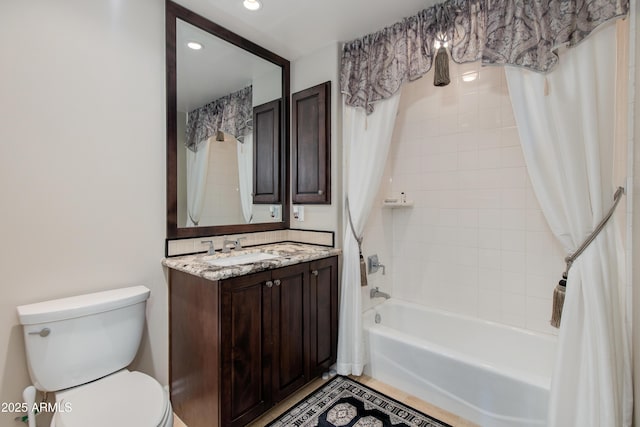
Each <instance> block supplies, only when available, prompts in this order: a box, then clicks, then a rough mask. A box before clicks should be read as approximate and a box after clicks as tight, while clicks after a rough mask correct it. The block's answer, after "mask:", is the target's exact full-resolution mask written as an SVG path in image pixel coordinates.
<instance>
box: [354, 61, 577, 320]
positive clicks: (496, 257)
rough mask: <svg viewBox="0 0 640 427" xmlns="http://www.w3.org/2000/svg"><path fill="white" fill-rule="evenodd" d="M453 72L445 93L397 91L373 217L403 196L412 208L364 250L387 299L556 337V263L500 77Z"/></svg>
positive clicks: (372, 235) (385, 213) (375, 228)
mask: <svg viewBox="0 0 640 427" xmlns="http://www.w3.org/2000/svg"><path fill="white" fill-rule="evenodd" d="M450 69H451V80H452V82H451V85H449V86H447V87H444V88H442V87H434V86H433V74H432V73H433V71H432V72H431V73H429V74H428V75H427V76H425V77H424V78H422V79H419V80H417V81H415V82H413V83H410V84H407V85H405V86H404V88H403V91H402V96H401V100H400V107H399V113H398V117H397V119H396V125H395V131H394V136H393V142H392V146H391V152H390V155H389V159H388V160H387V167H386V170H387V172H386V175H385V179H384V181H383V184H382V186H381V190H380V192H379V194H378V205H377V206H381V204H382V200H383V199H384V198H386V197H399V196H400V193H401V192H405V194H406V198H407V200H409V201H413V202H414V206H413V207H409V208H402V209H383V208H376V209H378V211H377V212H374V213H372V216H371V219H370V221H369V223H368V224H367V231H366V232H365V235H367V236H368V237H367V246H368V247H369V248H375V250H377V251H379V252H382V253H385V252H386V253H387V255H386V257H385V258H386V259H385V261H387V263H388V264H390V265H391V268H388V270H390V271H388V272H387V274H391V275H392V280H388V279H387V280H388V281H389V282H390V283H392V285H390V286H392V289H391V291H392V295H393V296H394V297H397V298H401V299H404V300H408V301H414V302H419V303H422V304H425V305H429V306H433V307H437V308H441V309H445V310H450V311H455V312H459V313H463V314H466V315H471V316H475V317H480V318H484V319H488V320H492V321H497V322H501V323H505V324H508V325H514V326H519V327H524V328H527V329H531V330H536V331H541V332H547V333H556V330H555V329H553V328H552V327H551V326H549V318H550V314H551V298H552V294H553V289H554V287H555V285H556V284H557V282H558V280H559V279H560V275H561V273H562V271H564V263H563V258H564V253H563V251H562V248H561V247H560V245H559V244H558V243H557V241H556V239H555V237H554V236H553V235H552V233H551V231H550V230H549V228H548V226H547V223H546V221H545V219H544V217H543V215H542V212H541V210H540V207H539V205H538V202H537V199H536V196H535V195H534V193H533V190H532V187H531V183H530V181H529V177H528V174H527V170H526V166H525V163H524V158H523V155H522V149H521V148H520V141H519V137H518V131H517V129H516V127H515V121H514V118H513V113H512V109H511V101H510V98H509V94H508V90H507V85H506V81H505V78H504V70H503V69H502V68H501V67H480V66H479V64H477V63H473V64H463V65H458V64H455V63H453V62H451V63H450ZM374 210H375V209H374ZM389 246H390V247H391V250H390V251H388V250H387V247H389ZM389 257H390V258H391V259H389ZM380 279H382V278H381V277H376V278H375V280H380ZM381 288H382V286H381ZM386 290H388V288H387V289H386Z"/></svg>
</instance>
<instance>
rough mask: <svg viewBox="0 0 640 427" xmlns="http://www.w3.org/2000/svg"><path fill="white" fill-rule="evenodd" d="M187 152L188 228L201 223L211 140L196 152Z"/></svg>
mask: <svg viewBox="0 0 640 427" xmlns="http://www.w3.org/2000/svg"><path fill="white" fill-rule="evenodd" d="M185 149H186V150H187V213H188V216H189V218H187V226H188V227H193V226H197V225H198V224H199V222H200V215H201V214H202V207H203V203H204V196H205V188H206V184H207V172H208V170H209V140H208V139H207V140H205V141H202V142H201V143H200V144H198V145H197V148H196V151H191V150H190V149H188V148H186V147H185Z"/></svg>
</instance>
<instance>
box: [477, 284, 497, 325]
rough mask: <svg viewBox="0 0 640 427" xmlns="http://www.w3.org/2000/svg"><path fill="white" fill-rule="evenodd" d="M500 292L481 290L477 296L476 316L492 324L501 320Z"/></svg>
mask: <svg viewBox="0 0 640 427" xmlns="http://www.w3.org/2000/svg"><path fill="white" fill-rule="evenodd" d="M501 296H502V295H501V292H499V291H495V290H483V291H481V292H480V293H479V295H478V316H479V317H481V318H482V319H486V320H490V321H493V322H500V321H501V320H502V315H501V314H502V299H501Z"/></svg>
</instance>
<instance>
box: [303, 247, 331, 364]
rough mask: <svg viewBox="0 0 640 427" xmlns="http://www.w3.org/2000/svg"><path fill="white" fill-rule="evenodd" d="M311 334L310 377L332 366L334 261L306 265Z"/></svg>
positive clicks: (324, 260)
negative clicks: (308, 273) (308, 272)
mask: <svg viewBox="0 0 640 427" xmlns="http://www.w3.org/2000/svg"><path fill="white" fill-rule="evenodd" d="M309 268H310V270H311V278H310V286H309V289H310V294H311V295H310V302H311V307H310V310H311V316H310V317H311V332H310V341H311V348H310V361H309V363H310V365H311V376H316V375H319V374H321V373H322V372H323V371H326V370H327V369H329V367H330V366H331V365H332V364H333V363H335V361H336V356H337V342H338V259H337V258H336V257H333V258H327V259H322V260H318V261H314V262H311V263H310V264H309Z"/></svg>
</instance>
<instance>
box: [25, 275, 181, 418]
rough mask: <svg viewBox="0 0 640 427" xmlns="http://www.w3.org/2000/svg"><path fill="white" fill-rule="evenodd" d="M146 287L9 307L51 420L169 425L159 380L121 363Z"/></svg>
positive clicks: (134, 345) (141, 315)
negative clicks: (47, 398) (48, 399)
mask: <svg viewBox="0 0 640 427" xmlns="http://www.w3.org/2000/svg"><path fill="white" fill-rule="evenodd" d="M149 294H150V291H149V289H147V288H146V287H144V286H134V287H128V288H122V289H114V290H110V291H105V292H97V293H92V294H86V295H79V296H75V297H70V298H62V299H56V300H51V301H44V302H40V303H35V304H29V305H22V306H19V307H17V310H18V317H19V319H20V323H21V324H22V326H23V331H24V341H25V349H26V353H27V364H28V368H29V375H30V377H31V381H32V382H33V385H34V386H35V388H36V389H38V390H40V391H46V392H54V393H55V398H56V403H55V405H54V407H55V409H56V412H55V413H54V415H53V419H52V420H51V427H87V426H91V427H113V426H119V427H173V411H172V408H171V402H170V401H169V396H168V393H167V392H166V391H165V390H164V389H163V387H162V386H161V385H160V383H158V381H156V380H155V379H154V378H152V377H150V376H148V375H146V374H143V373H141V372H136V371H129V370H128V369H126V367H127V366H129V364H131V362H132V361H133V359H134V357H135V355H136V353H137V351H138V347H139V346H140V340H141V338H142V332H143V328H144V321H145V308H146V304H147V299H148V298H149Z"/></svg>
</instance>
